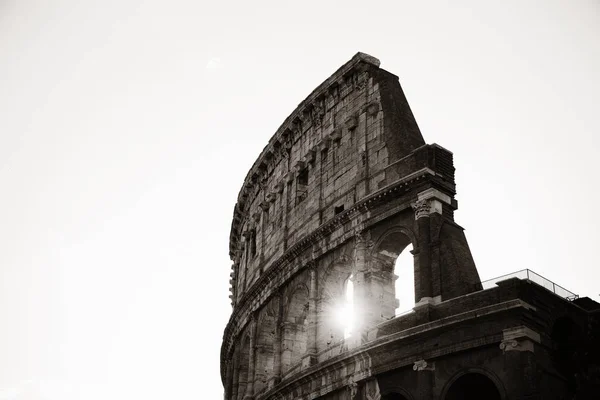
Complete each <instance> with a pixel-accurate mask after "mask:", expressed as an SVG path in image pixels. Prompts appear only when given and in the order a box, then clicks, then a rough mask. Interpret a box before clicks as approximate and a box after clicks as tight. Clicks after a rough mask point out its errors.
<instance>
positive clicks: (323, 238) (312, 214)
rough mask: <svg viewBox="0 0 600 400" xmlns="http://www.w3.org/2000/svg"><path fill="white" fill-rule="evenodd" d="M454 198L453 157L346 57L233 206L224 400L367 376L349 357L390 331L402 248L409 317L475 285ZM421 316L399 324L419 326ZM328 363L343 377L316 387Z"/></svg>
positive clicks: (370, 72) (389, 89)
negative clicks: (412, 308) (342, 305)
mask: <svg viewBox="0 0 600 400" xmlns="http://www.w3.org/2000/svg"><path fill="white" fill-rule="evenodd" d="M454 195H455V183H454V167H453V160H452V153H450V152H449V151H448V150H445V149H444V148H442V147H440V146H438V145H435V144H433V145H428V144H426V143H425V142H424V140H423V137H422V136H421V133H420V131H419V128H418V126H417V123H416V122H415V119H414V117H413V115H412V112H411V110H410V107H409V106H408V103H407V101H406V98H405V96H404V93H403V91H402V88H401V87H400V84H399V82H398V78H397V77H396V76H395V75H393V74H391V73H389V72H387V71H385V70H383V69H380V68H379V61H378V60H376V59H375V58H373V57H371V56H368V55H365V54H362V53H358V54H357V55H356V56H354V57H353V58H352V59H351V60H350V61H349V62H348V63H346V64H345V65H343V66H342V67H341V68H340V69H339V70H338V71H336V72H335V73H334V74H333V75H332V76H331V77H330V78H329V79H327V80H326V81H325V82H324V83H323V84H321V85H320V86H319V87H318V88H317V89H315V90H314V91H313V92H312V93H311V94H310V95H309V96H308V97H307V98H306V99H305V100H304V101H303V102H302V103H301V104H300V105H299V106H298V108H297V109H296V110H294V112H293V113H292V114H291V115H290V116H289V117H288V118H287V119H286V120H285V122H284V123H283V124H282V126H281V127H280V129H279V130H278V131H277V133H276V134H275V135H274V136H273V137H272V139H271V140H270V141H269V143H268V145H267V146H266V147H265V149H264V150H263V152H262V153H261V154H260V156H259V158H258V159H257V161H256V162H255V163H254V165H253V167H252V168H251V170H250V171H249V173H248V175H247V177H246V179H245V181H244V184H243V186H242V189H241V191H240V193H239V196H238V201H237V204H236V205H235V209H234V215H233V224H232V228H231V235H230V256H231V259H232V261H233V265H232V272H231V296H230V297H231V301H232V305H233V313H232V315H231V319H230V321H229V323H228V325H227V327H226V329H225V333H224V338H223V345H222V349H221V376H222V380H223V385H224V387H225V398H226V399H235V400H241V399H244V398H245V399H248V398H256V399H263V398H264V399H271V398H273V399H274V398H285V399H295V398H316V397H318V396H328V395H329V394H330V395H331V396H334V397H331V398H332V399H333V398H336V397H335V393H336V390H339V389H340V388H342V387H346V386H347V385H348V382H349V381H348V379H350V381H351V382H350V383H352V382H356V381H359V380H360V379H366V378H368V377H369V376H370V374H371V372H370V371H371V370H372V369H373V368H374V367H375V366H374V365H372V364H371V363H372V361H370V358H369V357H367V355H366V353H364V351H363V350H362V349H367V348H369V346H370V343H373V340H377V338H379V337H380V336H381V335H382V334H383V333H382V332H385V329H386V328H385V327H386V326H388V328H387V329H389V322H385V321H387V320H389V319H390V318H393V317H394V309H395V307H396V305H397V304H396V300H395V293H394V280H395V278H396V277H395V276H394V274H393V265H394V261H395V257H396V256H397V255H398V254H399V253H401V252H402V251H403V250H404V248H405V247H406V246H407V245H408V244H412V246H413V249H414V250H413V251H412V253H413V255H414V279H415V282H414V285H415V301H416V302H417V308H418V309H419V310H423V309H429V307H433V306H435V305H438V304H443V303H444V302H446V301H449V300H451V299H454V298H458V297H460V296H464V295H466V294H468V293H472V292H476V291H478V290H480V289H481V283H480V280H479V276H478V274H477V270H476V268H475V264H474V262H473V259H472V257H471V254H470V250H469V247H468V244H467V241H466V238H465V236H464V234H463V230H462V228H461V227H460V226H458V225H457V224H456V223H455V222H454V217H453V211H454V210H455V209H456V201H455V200H454ZM351 275H352V281H353V283H354V308H355V314H356V320H357V321H358V322H357V323H356V324H355V326H354V327H353V333H352V336H351V337H350V338H349V339H344V337H343V332H342V330H341V328H340V327H339V326H336V325H335V323H334V322H333V319H332V317H331V315H332V313H333V310H334V309H335V307H337V305H338V304H339V302H340V301H341V299H343V296H344V291H343V288H344V283H345V282H346V281H347V279H348V278H349V277H350V276H351ZM420 315H421V314H419V313H413V314H411V315H409V316H408V317H407V318H408V319H409V320H410V321H411V323H412V324H417V323H421V322H424V321H427V320H428V317H424V319H423V318H421V317H420ZM415 318H416V319H419V318H421V320H419V321H416V320H415ZM386 324H387V325H386ZM378 332H379V333H378ZM361 354H362V356H361ZM348 357H349V358H348ZM336 360H337V361H336ZM340 360H342V361H340ZM343 360H345V361H343ZM339 363H341V364H339ZM335 365H337V366H338V367H339V365H343V371H344V372H343V373H342V372H340V373H339V374H338V375H336V376H337V378H336V379H333V378H328V376H329V375H328V374H329V373H333V372H332V371H334V370H335V369H336V368H338V367H334V366H335ZM390 368H392V367H391V366H390ZM325 370H328V371H329V372H328V373H327V374H326V373H324V372H323V371H325ZM381 372H384V370H381ZM344 374H345V375H344ZM348 377H351V378H348ZM316 382H321V383H319V384H317V383H316ZM307 385H308V386H307ZM350 386H351V387H354V386H352V385H350ZM344 390H345V389H344ZM351 390H353V389H351ZM356 390H358V389H356ZM361 390H363V389H361ZM328 393H329V394H328ZM324 398H325V397H324ZM339 398H345V397H339Z"/></svg>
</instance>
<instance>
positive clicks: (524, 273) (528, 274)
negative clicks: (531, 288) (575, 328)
mask: <svg viewBox="0 0 600 400" xmlns="http://www.w3.org/2000/svg"><path fill="white" fill-rule="evenodd" d="M510 278H519V279H527V280H529V281H531V282H533V283H535V284H538V285H540V286H542V287H543V288H545V289H548V290H549V291H551V292H552V293H554V294H556V295H557V296H560V297H562V298H564V299H567V300H571V301H572V300H575V299H577V298H579V295H577V294H575V293H573V292H571V291H570V290H567V289H565V288H564V287H562V286H560V285H557V284H556V283H554V282H552V281H551V280H550V279H546V278H544V277H543V276H541V275H539V274H537V273H535V272H533V271H532V270H530V269H523V270H521V271H517V272H513V273H510V274H506V275H502V276H499V277H497V278H494V279H488V280H486V281H483V282H481V285H482V286H483V289H484V290H485V289H490V288H493V287H495V286H497V285H496V283H497V282H500V281H505V280H507V279H510Z"/></svg>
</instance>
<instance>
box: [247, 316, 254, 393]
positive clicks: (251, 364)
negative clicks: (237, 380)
mask: <svg viewBox="0 0 600 400" xmlns="http://www.w3.org/2000/svg"><path fill="white" fill-rule="evenodd" d="M251 324H252V326H251V327H250V346H249V347H250V349H249V350H248V351H249V352H250V354H249V355H248V383H247V384H246V393H245V395H244V400H252V399H253V398H254V363H255V362H254V359H255V355H256V320H255V317H254V316H252V322H251Z"/></svg>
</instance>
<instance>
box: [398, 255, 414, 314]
mask: <svg viewBox="0 0 600 400" xmlns="http://www.w3.org/2000/svg"><path fill="white" fill-rule="evenodd" d="M412 250H413V246H412V244H409V245H408V246H406V247H405V248H404V250H402V252H401V253H400V254H399V255H398V258H396V261H395V263H394V275H396V276H397V279H396V282H394V290H395V292H396V300H397V301H398V307H397V308H396V310H395V315H401V314H406V313H407V312H410V311H412V309H413V307H414V306H415V271H414V257H413V254H412V253H411V251H412Z"/></svg>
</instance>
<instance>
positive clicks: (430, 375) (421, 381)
mask: <svg viewBox="0 0 600 400" xmlns="http://www.w3.org/2000/svg"><path fill="white" fill-rule="evenodd" d="M413 371H417V374H418V375H417V386H418V388H419V397H418V398H419V399H422V400H433V387H434V385H435V363H433V362H431V363H428V362H427V361H425V360H419V361H416V362H415V364H414V365H413Z"/></svg>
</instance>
